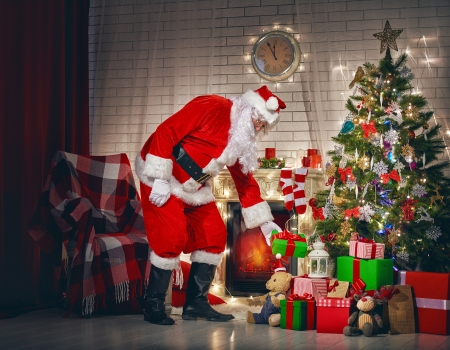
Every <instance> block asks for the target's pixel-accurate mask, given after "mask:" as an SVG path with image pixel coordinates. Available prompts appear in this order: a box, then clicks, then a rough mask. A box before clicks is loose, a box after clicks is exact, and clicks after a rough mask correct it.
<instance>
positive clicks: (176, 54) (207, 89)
mask: <svg viewBox="0 0 450 350" xmlns="http://www.w3.org/2000/svg"><path fill="white" fill-rule="evenodd" d="M102 2H103V1H101V0H91V10H90V28H89V35H90V61H91V62H90V67H91V68H90V69H91V84H90V86H91V101H90V102H91V109H90V110H91V119H92V120H93V125H92V128H91V130H92V151H93V153H96V154H110V153H117V152H127V153H128V155H129V157H130V159H131V160H132V163H133V160H134V158H135V155H136V153H137V152H138V150H139V149H140V147H141V146H142V144H143V142H145V140H146V138H147V137H148V135H149V134H150V133H151V132H153V131H154V130H155V129H156V127H157V126H158V125H159V123H161V121H163V120H165V119H166V118H168V117H169V116H170V115H171V114H172V113H173V112H175V111H176V110H178V109H179V108H181V107H182V105H183V104H184V103H186V102H187V101H189V100H190V99H191V98H192V97H195V96H196V95H199V94H204V93H216V94H221V95H225V96H232V95H236V94H242V93H243V92H245V91H247V90H248V89H255V88H257V87H259V86H260V85H262V84H267V85H268V86H269V88H270V89H271V90H273V91H274V92H276V93H277V95H279V96H280V98H282V99H283V100H284V101H285V102H286V104H287V106H288V107H287V109H286V110H284V111H282V117H281V121H280V123H279V125H278V126H277V129H276V131H275V132H271V133H269V134H268V135H267V136H265V137H264V138H263V140H262V141H261V142H260V144H259V147H260V152H261V154H263V152H264V151H263V150H264V148H265V147H276V149H277V155H278V156H281V155H284V156H294V157H295V152H296V150H298V149H299V148H303V149H305V148H308V146H309V145H311V144H310V141H314V143H312V145H315V146H317V145H323V147H324V149H325V150H328V149H330V148H332V143H331V141H330V138H331V137H332V136H335V135H336V134H337V133H338V132H339V130H340V127H341V123H342V119H343V117H344V116H345V115H346V114H347V112H346V109H345V100H346V99H347V97H348V96H349V95H350V94H351V91H350V90H348V88H347V86H348V83H349V82H350V81H351V80H352V76H353V73H354V71H355V70H356V68H357V67H358V66H360V65H362V64H363V63H365V62H366V61H370V62H372V63H375V64H377V63H378V61H379V59H380V58H382V57H383V56H384V54H383V55H380V53H379V47H380V42H379V41H378V40H376V39H375V38H374V37H373V33H376V32H380V31H382V29H383V26H384V23H385V20H389V21H390V24H391V26H392V27H393V28H394V29H396V28H403V33H402V34H401V36H400V37H399V39H398V40H397V44H398V46H399V49H400V51H399V52H400V53H402V52H405V50H406V49H407V48H408V50H409V52H410V53H411V55H412V56H413V57H414V59H415V60H416V63H414V62H413V61H412V60H409V63H408V66H409V67H410V68H411V69H412V70H413V72H414V73H415V75H416V77H417V78H418V79H416V80H414V82H413V83H414V86H415V87H418V88H419V90H421V91H422V93H423V94H424V96H425V97H426V98H427V99H428V101H429V104H430V105H431V106H432V107H433V109H434V111H435V114H436V119H437V121H438V122H439V123H440V124H442V125H443V130H444V132H445V131H446V130H448V129H450V123H449V121H450V102H449V101H450V79H449V77H450V1H448V0H358V1H344V0H342V1H340V0H336V1H333V0H329V1H325V0H319V1H309V0H297V2H298V5H296V4H295V0H251V1H250V0H220V1H214V2H213V1H206V0H204V1H194V0H192V1H178V3H177V1H176V0H173V1H163V0H160V1H151V4H150V3H149V2H150V0H107V1H106V2H105V3H106V6H105V8H104V9H102ZM213 3H214V4H215V8H213V7H212V4H213ZM297 8H298V9H299V11H300V16H297ZM102 11H103V17H102ZM177 11H182V14H183V19H186V20H184V21H183V23H182V25H181V27H180V28H179V29H178V27H177V23H176V22H175V20H174V18H175V17H176V13H177ZM192 16H199V18H198V19H197V20H196V21H195V26H194V27H193V28H190V26H191V24H192V23H191V22H189V21H188V19H189V18H192ZM213 17H214V18H215V20H214V22H213V21H212V18H213ZM158 20H160V22H159V24H158ZM101 21H103V22H102V23H103V24H104V25H103V27H102V30H101V27H100V23H101ZM213 23H214V26H212V24H213ZM276 26H278V28H279V29H281V30H287V29H290V30H291V31H292V32H293V33H295V34H297V37H298V38H299V41H300V46H301V49H302V52H303V53H304V57H303V59H302V63H301V64H300V66H299V68H298V70H297V71H296V72H295V74H294V75H293V76H292V77H291V78H289V79H287V80H286V81H283V82H280V83H278V84H275V83H271V82H267V81H264V80H262V79H261V78H260V77H259V76H258V75H257V74H256V73H255V72H254V70H253V68H252V65H251V62H250V59H249V54H250V53H251V50H252V42H254V40H256V39H257V38H258V36H259V35H260V34H262V33H263V31H268V30H272V29H275V28H276ZM100 33H101V36H100ZM298 34H299V35H298ZM422 36H425V39H426V44H427V48H426V47H425V45H424V41H423V40H420V41H419V39H420V38H421V37H422ZM190 37H191V38H192V40H189V38H190ZM179 38H183V40H178V39H179ZM100 40H101V41H100ZM99 43H100V44H99ZM212 45H213V46H214V52H213V53H211V47H212ZM425 53H426V54H427V55H428V57H429V61H430V65H431V71H429V70H428V69H427V68H426V60H425ZM392 54H393V56H394V57H396V55H397V53H395V52H392ZM314 58H317V65H316V64H314ZM340 66H342V67H343V69H342V71H341V69H340ZM180 73H181V76H180ZM343 76H344V78H343ZM315 78H317V79H318V81H319V86H320V93H319V94H318V95H319V96H320V99H321V103H320V105H319V106H316V105H315V103H314V101H315V100H316V98H317V96H316V95H315V91H316V90H317V87H315V86H314V84H313V83H312V81H313V80H314V79H315ZM94 88H95V89H94ZM147 96H149V98H147ZM316 108H319V109H318V110H319V112H320V113H321V116H322V117H323V120H324V121H325V123H322V124H319V123H317V121H316V120H315V119H316V118H315V115H314V113H312V111H313V112H314V111H316ZM320 127H321V129H320V130H319V128H320ZM320 131H321V132H320ZM321 137H322V138H323V140H322V144H320V143H316V140H318V139H320V138H321ZM445 137H446V140H447V141H450V140H449V136H448V135H446V136H445Z"/></svg>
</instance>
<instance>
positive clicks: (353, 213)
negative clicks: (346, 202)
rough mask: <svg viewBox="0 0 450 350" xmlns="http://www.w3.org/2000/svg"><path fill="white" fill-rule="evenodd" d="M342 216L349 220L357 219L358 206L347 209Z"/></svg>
mask: <svg viewBox="0 0 450 350" xmlns="http://www.w3.org/2000/svg"><path fill="white" fill-rule="evenodd" d="M344 216H345V217H346V218H349V219H350V218H351V217H352V216H353V217H355V218H359V205H358V206H357V207H355V208H353V209H347V210H345V211H344Z"/></svg>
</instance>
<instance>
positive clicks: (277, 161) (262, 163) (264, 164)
mask: <svg viewBox="0 0 450 350" xmlns="http://www.w3.org/2000/svg"><path fill="white" fill-rule="evenodd" d="M258 164H259V168H260V169H281V168H284V165H285V160H284V158H276V157H274V158H270V159H267V158H264V157H262V158H258Z"/></svg>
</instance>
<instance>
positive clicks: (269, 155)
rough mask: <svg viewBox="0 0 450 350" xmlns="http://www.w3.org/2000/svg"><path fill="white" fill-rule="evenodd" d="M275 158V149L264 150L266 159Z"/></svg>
mask: <svg viewBox="0 0 450 350" xmlns="http://www.w3.org/2000/svg"><path fill="white" fill-rule="evenodd" d="M271 158H275V148H266V159H271Z"/></svg>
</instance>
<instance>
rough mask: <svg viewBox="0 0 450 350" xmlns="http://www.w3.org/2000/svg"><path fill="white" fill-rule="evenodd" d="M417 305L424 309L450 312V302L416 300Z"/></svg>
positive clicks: (426, 299) (425, 299) (442, 300)
mask: <svg viewBox="0 0 450 350" xmlns="http://www.w3.org/2000/svg"><path fill="white" fill-rule="evenodd" d="M416 304H417V307H420V308H424V309H437V310H450V300H444V299H428V298H416Z"/></svg>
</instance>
